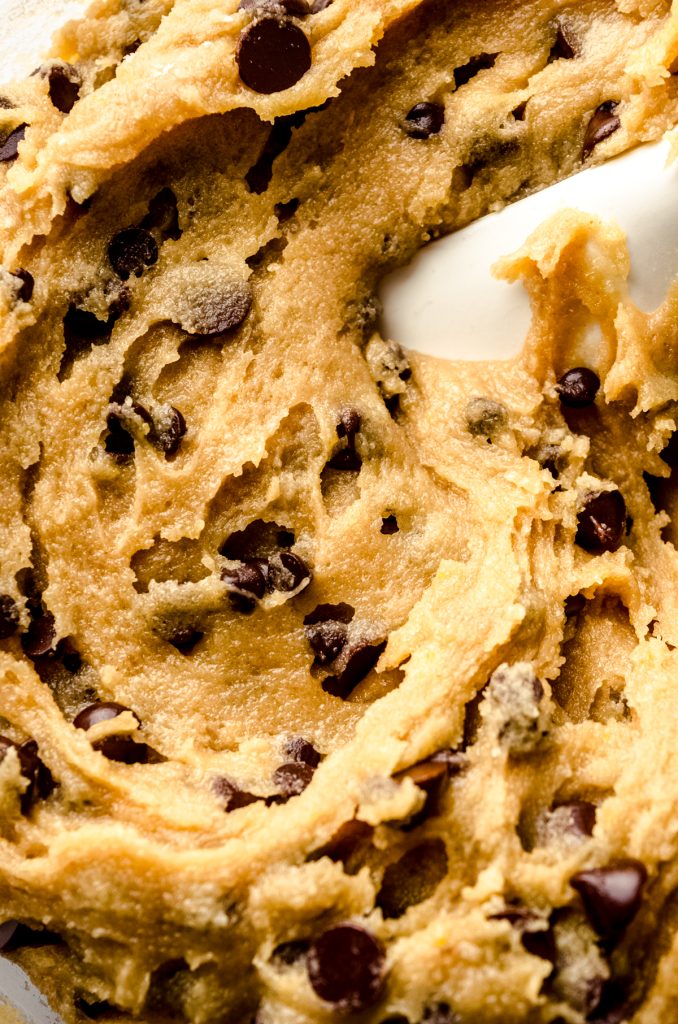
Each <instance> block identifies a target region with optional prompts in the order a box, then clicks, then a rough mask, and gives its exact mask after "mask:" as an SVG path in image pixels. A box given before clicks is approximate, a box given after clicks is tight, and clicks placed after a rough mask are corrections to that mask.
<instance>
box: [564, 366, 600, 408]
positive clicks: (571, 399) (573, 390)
mask: <svg viewBox="0 0 678 1024" xmlns="http://www.w3.org/2000/svg"><path fill="white" fill-rule="evenodd" d="M599 390H600V377H599V376H598V374H597V373H594V372H593V370H589V369H588V368H587V367H586V366H577V367H575V368H574V369H573V370H568V371H567V373H564V374H563V376H562V377H561V378H560V379H559V381H558V383H557V384H556V391H557V393H558V395H559V397H560V401H561V402H562V404H563V405H566V406H567V407H568V408H569V409H583V408H585V407H586V406H587V405H593V403H594V402H595V400H596V395H597V394H598V391H599Z"/></svg>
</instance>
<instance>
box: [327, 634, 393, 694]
mask: <svg viewBox="0 0 678 1024" xmlns="http://www.w3.org/2000/svg"><path fill="white" fill-rule="evenodd" d="M386 643H387V641H386V640H382V641H381V643H378V644H368V643H362V644H359V645H357V646H356V647H354V648H353V650H351V652H350V654H349V657H348V661H347V662H346V666H345V668H344V669H343V671H342V672H341V673H340V674H339V675H333V676H327V678H326V679H324V680H323V683H322V688H323V690H324V691H325V693H329V694H330V696H332V697H341V699H342V700H346V698H347V697H350V695H351V694H352V692H353V691H354V690H355V688H356V686H357V685H358V683H361V682H362V681H363V679H364V678H365V676H366V675H368V674H369V673H370V672H371V671H372V669H373V668H374V666H375V665H376V664H377V662H378V661H379V658H380V657H381V655H382V654H383V652H384V651H385V649H386Z"/></svg>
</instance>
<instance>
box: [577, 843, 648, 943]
mask: <svg viewBox="0 0 678 1024" xmlns="http://www.w3.org/2000/svg"><path fill="white" fill-rule="evenodd" d="M646 881H647V869H646V868H645V865H644V864H642V863H641V862H640V861H637V860H626V861H620V862H619V863H618V864H612V865H609V866H608V867H605V868H591V869H589V870H588V871H579V872H578V873H577V874H576V875H574V876H573V877H572V878H571V879H570V885H571V886H572V888H573V889H576V891H577V892H578V893H579V895H580V896H581V898H582V902H583V904H584V910H585V911H586V915H587V917H588V919H589V920H590V922H591V924H592V925H593V927H594V928H595V930H596V931H597V932H598V934H599V935H600V936H602V937H603V938H607V939H614V938H618V937H620V936H621V934H622V933H623V932H624V930H625V929H626V927H627V926H628V925H629V924H630V923H631V921H632V920H633V918H634V917H635V916H636V914H637V913H638V911H639V910H640V905H641V903H642V898H643V889H644V888H645V883H646Z"/></svg>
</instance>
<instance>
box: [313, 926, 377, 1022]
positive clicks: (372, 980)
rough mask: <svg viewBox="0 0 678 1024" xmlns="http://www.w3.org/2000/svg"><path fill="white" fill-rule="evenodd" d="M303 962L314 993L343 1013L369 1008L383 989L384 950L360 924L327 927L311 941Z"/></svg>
mask: <svg viewBox="0 0 678 1024" xmlns="http://www.w3.org/2000/svg"><path fill="white" fill-rule="evenodd" d="M306 965H307V969H308V977H309V980H310V982H311V986H312V988H313V991H314V992H315V993H316V995H317V996H318V997H319V998H320V999H322V1000H324V1002H326V1003H332V1004H333V1005H334V1006H335V1007H336V1008H337V1009H338V1010H339V1011H340V1012H343V1013H357V1012H359V1011H360V1010H367V1009H369V1008H370V1007H371V1006H374V1005H375V1003H377V1002H378V1001H379V999H380V997H381V994H382V992H383V990H384V980H385V979H384V968H385V956H384V950H383V948H382V945H381V943H380V942H379V941H378V940H377V939H375V938H374V936H373V935H371V934H370V932H368V931H367V930H366V929H365V928H361V927H360V926H359V925H355V924H351V923H349V922H347V923H345V924H338V925H335V926H334V927H333V928H329V929H328V930H327V931H326V932H324V933H323V934H322V935H321V936H320V937H319V938H318V939H316V940H315V942H314V943H313V944H312V946H311V948H310V950H309V951H308V957H307V960H306Z"/></svg>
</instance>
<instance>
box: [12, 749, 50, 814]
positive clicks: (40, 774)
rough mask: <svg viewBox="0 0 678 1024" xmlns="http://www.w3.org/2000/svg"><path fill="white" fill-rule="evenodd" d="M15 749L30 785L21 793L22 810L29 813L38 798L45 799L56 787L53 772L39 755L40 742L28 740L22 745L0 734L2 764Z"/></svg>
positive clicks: (20, 766) (22, 770) (21, 768)
mask: <svg viewBox="0 0 678 1024" xmlns="http://www.w3.org/2000/svg"><path fill="white" fill-rule="evenodd" d="M10 750H15V751H16V755H17V757H18V759H19V768H20V771H21V774H22V776H23V777H24V779H26V780H27V782H28V786H27V788H26V789H25V790H24V792H23V793H22V794H21V801H20V802H21V810H22V812H23V813H24V814H28V812H29V811H30V809H31V807H32V805H33V804H34V803H35V801H36V800H38V799H40V800H45V799H46V798H47V797H48V796H49V795H50V793H52V792H53V791H54V789H55V782H54V779H53V778H52V773H51V772H50V770H49V768H48V767H47V766H46V765H45V763H44V762H43V761H42V760H41V758H40V757H39V755H38V744H37V743H36V742H35V740H27V741H26V743H22V744H21V745H20V746H19V744H17V743H14V742H13V741H12V740H10V739H9V738H8V737H7V736H0V764H2V762H3V761H4V760H5V757H6V755H7V753H8V752H9V751H10Z"/></svg>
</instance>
